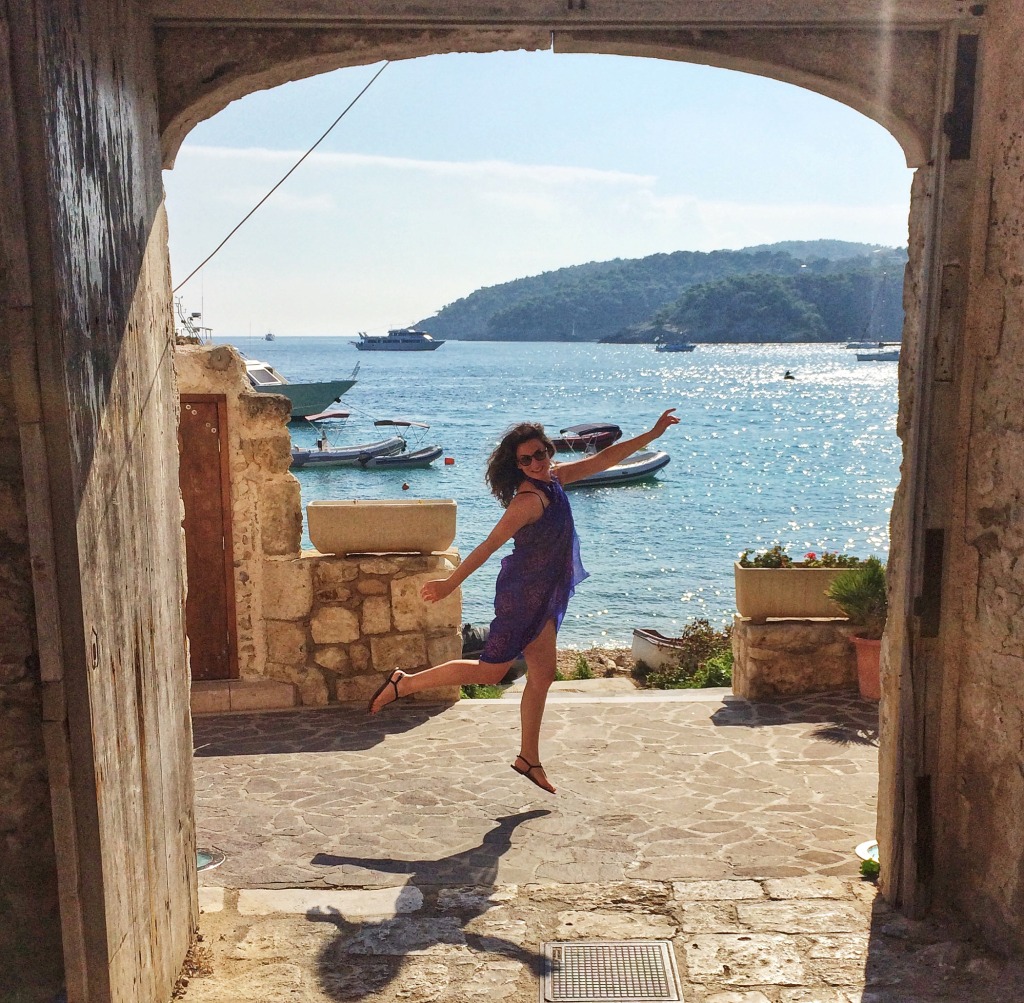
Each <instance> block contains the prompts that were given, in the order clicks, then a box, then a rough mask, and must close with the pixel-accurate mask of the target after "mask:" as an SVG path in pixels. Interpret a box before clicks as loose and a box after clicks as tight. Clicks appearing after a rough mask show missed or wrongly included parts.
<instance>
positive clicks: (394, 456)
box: [359, 418, 444, 470]
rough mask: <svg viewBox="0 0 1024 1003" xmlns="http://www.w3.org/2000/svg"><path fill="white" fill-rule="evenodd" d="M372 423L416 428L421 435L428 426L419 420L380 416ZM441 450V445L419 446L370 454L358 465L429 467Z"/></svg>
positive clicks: (392, 467)
mask: <svg viewBox="0 0 1024 1003" xmlns="http://www.w3.org/2000/svg"><path fill="white" fill-rule="evenodd" d="M373 424H374V426H375V427H376V428H395V429H402V430H403V431H405V432H408V431H409V430H410V429H418V430H419V432H420V435H421V436H422V434H423V433H424V432H425V431H426V430H427V429H428V428H430V426H429V425H426V424H424V423H423V422H421V421H408V420H407V419H405V418H381V419H379V420H378V421H375V422H374V423H373ZM443 452H444V448H443V447H442V446H437V445H433V446H420V447H418V448H416V449H413V450H409V451H405V450H403V451H402V452H400V453H388V454H384V455H380V456H370V457H367V458H366V459H365V460H360V461H359V466H360V467H363V468H364V469H372V470H414V469H416V468H418V467H429V466H430V464H431V463H433V462H434V460H436V459H438V457H440V456H441V454H442V453H443Z"/></svg>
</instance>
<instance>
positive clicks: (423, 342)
mask: <svg viewBox="0 0 1024 1003" xmlns="http://www.w3.org/2000/svg"><path fill="white" fill-rule="evenodd" d="M352 344H353V345H355V346H356V348H358V349H359V351H360V352H432V351H434V349H436V348H440V347H441V346H442V345H443V344H444V342H443V341H435V340H434V339H433V338H432V337H431V336H430V335H429V334H427V332H426V331H417V330H416V329H415V328H412V327H400V328H396V329H395V330H392V331H388V333H387V334H366V333H365V332H363V331H360V332H359V340H358V341H353V342H352Z"/></svg>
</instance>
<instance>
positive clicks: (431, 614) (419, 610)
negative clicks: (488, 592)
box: [264, 551, 462, 706]
mask: <svg viewBox="0 0 1024 1003" xmlns="http://www.w3.org/2000/svg"><path fill="white" fill-rule="evenodd" d="M457 562H458V556H457V554H456V553H455V552H454V551H450V552H448V553H446V554H376V555H375V554H363V555H353V556H349V557H334V556H330V555H323V554H319V553H317V552H316V551H309V552H306V553H304V554H303V555H302V557H300V558H298V559H296V560H282V561H267V562H266V564H265V566H264V567H265V571H264V581H265V583H266V589H267V596H266V598H265V600H264V613H265V616H266V634H267V652H266V660H265V669H264V674H265V676H266V677H268V678H271V679H279V680H282V681H285V682H290V683H294V684H295V686H296V688H297V689H298V692H299V696H300V702H301V703H302V704H307V705H313V706H317V705H322V704H325V703H328V702H334V701H337V702H339V703H351V702H365V701H366V700H368V699H369V697H370V695H371V694H372V693H373V691H374V690H376V689H377V687H378V686H379V685H380V683H381V681H382V678H383V676H384V675H385V674H386V673H387V672H390V671H391V670H392V669H395V668H399V669H404V670H406V671H415V670H417V669H423V668H426V667H428V666H430V665H435V664H437V663H438V662H444V661H447V660H448V659H450V658H459V657H460V656H461V653H462V631H461V616H462V604H461V593H460V592H458V591H457V592H456V593H454V594H453V595H451V596H449V597H448V598H447V599H445V600H443V601H442V602H439V603H436V604H433V605H427V604H425V603H424V602H423V601H422V600H421V599H420V597H419V589H420V586H421V585H422V584H423V583H424V582H425V581H429V580H430V579H432V578H440V577H445V576H447V574H448V573H450V571H451V570H452V569H453V568H454V567H455V565H456V564H457ZM458 695H459V694H458V688H457V687H449V688H448V689H446V690H431V691H430V692H429V694H425V696H426V697H428V698H430V699H433V700H457V699H458Z"/></svg>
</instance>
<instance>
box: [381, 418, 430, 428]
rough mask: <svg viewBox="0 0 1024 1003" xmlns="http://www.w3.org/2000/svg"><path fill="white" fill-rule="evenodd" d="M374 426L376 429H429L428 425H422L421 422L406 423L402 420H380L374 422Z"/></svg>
mask: <svg viewBox="0 0 1024 1003" xmlns="http://www.w3.org/2000/svg"><path fill="white" fill-rule="evenodd" d="M374 425H376V426H377V427H378V428H382V427H385V426H389V427H391V426H393V427H395V428H430V426H429V425H424V424H423V422H421V421H406V420H405V419H404V418H381V419H380V420H379V421H375V422H374Z"/></svg>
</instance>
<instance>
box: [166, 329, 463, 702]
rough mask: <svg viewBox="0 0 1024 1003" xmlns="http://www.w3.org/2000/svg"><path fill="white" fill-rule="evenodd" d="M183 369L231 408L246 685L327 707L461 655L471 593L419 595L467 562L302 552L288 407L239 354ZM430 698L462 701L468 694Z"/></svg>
mask: <svg viewBox="0 0 1024 1003" xmlns="http://www.w3.org/2000/svg"><path fill="white" fill-rule="evenodd" d="M175 370H176V373H177V377H178V390H179V393H183V394H184V393H190V394H218V395H223V396H224V397H225V400H226V404H227V434H228V443H229V450H230V457H229V470H230V477H231V520H232V538H233V548H234V562H233V563H234V575H235V581H234V585H235V606H236V622H237V634H238V674H239V678H240V679H243V680H247V681H250V682H252V681H259V680H275V681H278V682H285V683H289V684H291V685H293V686H294V687H295V690H296V694H297V697H298V700H297V702H298V703H299V704H301V705H303V706H322V705H324V704H326V703H331V702H341V703H349V702H360V701H365V700H368V699H369V697H370V695H371V694H372V693H373V691H374V690H375V689H376V688H377V687H378V686H379V685H380V683H381V680H382V676H383V675H384V674H385V673H386V672H388V671H390V670H391V669H394V668H396V667H397V668H401V669H405V670H410V671H411V670H415V669H421V668H426V667H427V666H429V665H432V664H436V663H437V662H442V661H445V660H447V659H449V658H457V657H459V655H460V654H461V652H462V632H461V611H462V610H461V593H456V594H455V595H453V596H450V597H449V598H448V599H446V600H445V601H444V602H440V603H437V604H435V605H432V606H429V607H428V606H426V605H425V604H424V603H423V602H422V601H421V600H420V598H419V587H420V585H422V583H423V582H424V581H427V580H428V579H430V578H435V577H443V576H445V575H446V574H447V573H448V572H449V571H450V570H451V569H452V568H453V567H454V566H455V564H456V563H457V561H458V555H457V553H456V552H455V551H450V552H448V553H445V554H388V555H371V554H364V555H361V556H352V557H335V556H332V555H325V554H320V553H318V552H317V551H305V552H303V551H300V540H301V536H302V508H301V506H302V499H301V493H300V489H299V482H298V481H297V480H296V479H295V477H294V476H293V475H292V474H291V472H290V470H289V465H290V463H291V438H290V436H289V433H288V417H289V407H288V402H287V400H286V398H283V397H280V396H277V395H268V394H261V393H256V392H254V391H252V390H250V389H249V386H248V380H247V379H246V376H245V364H244V362H243V361H242V358H241V356H239V354H238V353H237V352H236V351H235V350H234V349H233V348H231V347H229V346H226V345H222V346H218V347H216V348H214V347H210V346H184V345H179V346H177V349H176V358H175ZM425 697H429V698H430V699H434V700H456V699H458V690H457V688H449V689H448V690H444V691H437V690H434V691H431V692H430V693H429V694H426V695H425Z"/></svg>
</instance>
